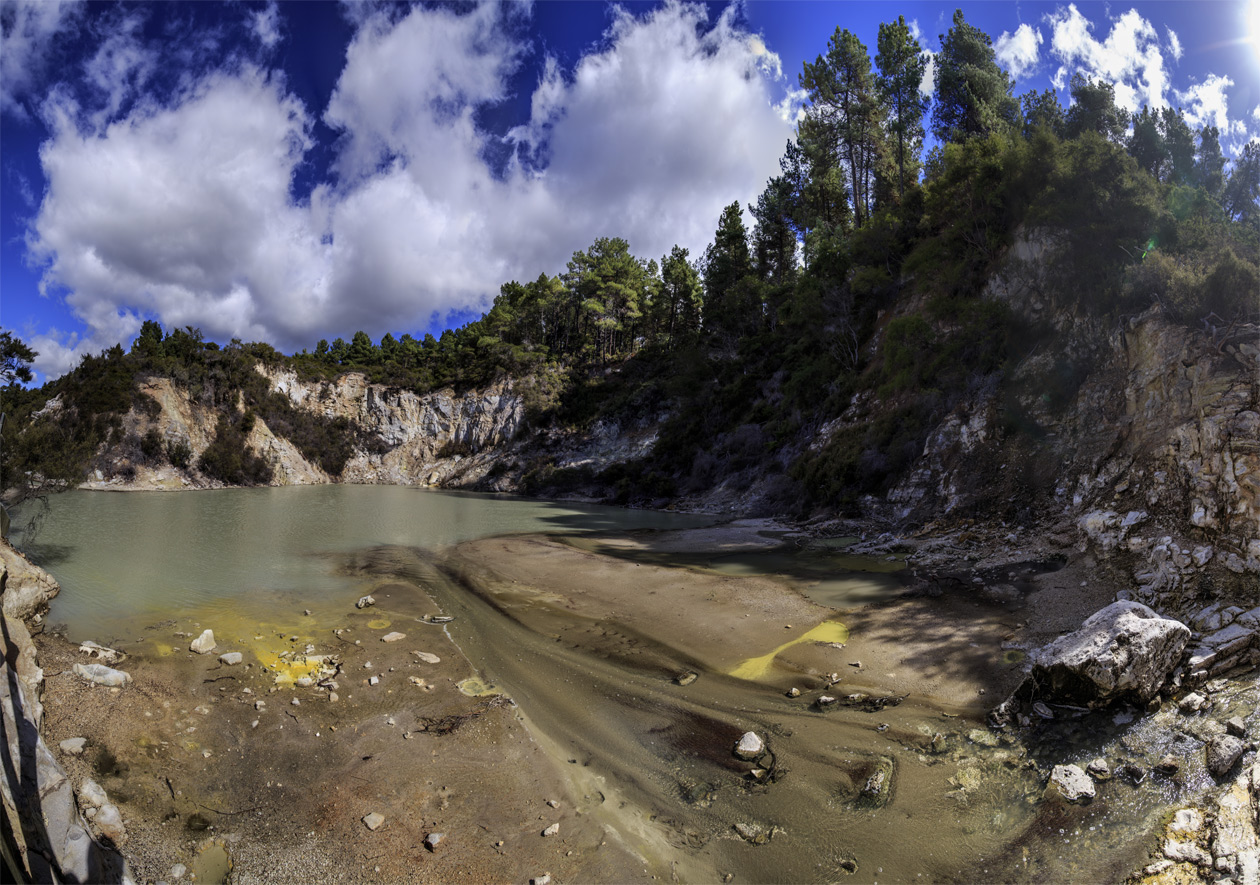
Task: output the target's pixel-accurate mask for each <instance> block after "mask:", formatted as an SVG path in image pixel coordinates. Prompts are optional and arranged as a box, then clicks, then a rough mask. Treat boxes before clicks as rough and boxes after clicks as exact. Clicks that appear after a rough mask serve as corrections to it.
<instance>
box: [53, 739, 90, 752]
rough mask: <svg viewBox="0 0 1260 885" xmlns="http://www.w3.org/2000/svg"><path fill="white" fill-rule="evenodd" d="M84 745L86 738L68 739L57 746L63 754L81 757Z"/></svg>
mask: <svg viewBox="0 0 1260 885" xmlns="http://www.w3.org/2000/svg"><path fill="white" fill-rule="evenodd" d="M86 743H87V738H70V739H69V740H65V741H62V742H61V743H60V744H59V746H60V747H61V752H63V753H68V754H69V755H71V756H82V755H83V745H84V744H86Z"/></svg>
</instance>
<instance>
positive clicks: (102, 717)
mask: <svg viewBox="0 0 1260 885" xmlns="http://www.w3.org/2000/svg"><path fill="white" fill-rule="evenodd" d="M746 528H747V527H743V528H741V529H740V531H739V532H738V533H737V534H735V535H733V536H732V537H731V538H730V539H729V543H727V544H726V545H725V546H721V545H722V539H721V538H720V537H717V538H715V537H710V536H708V535H706V537H704V538H698V537H697V536H692V537H690V538H688V537H686V533H658V534H648V533H631V534H622V535H615V536H608V537H605V538H602V539H600V543H602V544H604V545H606V546H607V549H606V550H604V551H603V552H597V550H598V549H599V545H598V544H596V545H592V544H590V543H584V544H583V546H575V545H574V544H572V543H566V542H565V541H563V540H561V539H558V538H552V537H547V536H541V535H528V536H512V537H498V538H488V539H482V540H477V541H470V542H466V543H463V544H460V545H457V546H455V547H453V548H451V549H449V550H447V551H445V552H444V553H441V554H430V553H426V552H423V551H420V550H417V549H414V548H408V547H399V546H390V547H378V548H372V549H368V550H363V551H360V552H358V553H354V554H349V555H346V556H344V557H342V558H341V559H340V564H339V569H340V571H341V572H342V573H343V574H344V575H346V576H349V577H350V578H351V579H352V583H353V585H354V593H355V594H357V595H355V596H348V598H347V599H346V603H345V607H344V610H343V611H341V612H340V613H338V614H332V615H330V614H325V613H322V610H321V613H319V614H316V615H306V614H304V613H303V611H301V610H297V609H294V610H285V611H276V612H275V617H274V619H273V622H271V623H262V624H260V623H257V622H256V621H253V620H250V621H248V622H247V621H245V620H244V619H243V618H241V619H238V620H236V621H233V619H231V618H230V617H228V616H226V615H225V614H224V613H223V612H222V611H221V610H215V611H213V612H211V613H209V615H207V616H205V617H203V616H201V615H199V614H198V613H196V612H191V613H186V614H184V615H182V616H181V617H179V618H177V619H174V620H166V621H160V622H155V623H148V624H139V625H137V628H136V630H135V634H136V635H135V636H133V637H130V638H127V639H124V640H121V641H117V642H114V643H112V644H113V645H114V646H115V647H116V648H119V649H120V650H122V651H124V652H126V653H127V654H128V655H129V657H128V659H127V660H126V661H125V662H124V663H123V664H122V665H121V666H122V667H123V669H126V670H127V671H128V672H129V673H131V675H132V678H133V682H132V683H131V684H130V685H128V686H126V687H123V688H120V689H110V688H105V687H101V686H96V685H91V684H88V683H86V682H84V681H83V680H81V679H79V678H78V677H76V676H74V675H73V673H72V672H71V667H72V665H73V663H74V662H76V661H82V660H83V659H84V658H83V654H82V653H81V652H80V651H79V650H78V648H77V646H74V645H70V644H68V643H65V642H63V641H59V640H58V639H57V638H56V637H54V636H46V637H44V638H42V639H41V640H40V644H41V661H42V663H43V666H44V668H45V670H46V671H47V672H48V674H49V678H48V682H47V689H46V694H45V705H46V707H47V710H48V713H47V718H46V737H47V738H48V740H49V743H50V744H52V745H53V746H57V745H58V743H59V742H61V741H63V740H66V739H69V738H74V737H85V738H87V743H86V747H85V750H84V752H83V753H82V755H78V756H71V755H65V756H64V758H63V759H62V761H63V763H64V764H65V765H66V767H67V769H68V770H69V772H70V774H71V777H72V779H74V780H75V781H76V783H77V782H79V781H80V780H81V779H83V778H87V777H93V778H95V779H96V780H97V781H98V782H99V783H100V784H101V785H102V786H103V787H104V788H105V789H106V790H107V791H108V793H109V796H110V798H111V800H112V801H114V802H115V803H117V804H118V806H119V807H120V808H121V810H122V815H123V819H124V821H125V823H126V828H127V839H126V842H125V844H124V845H123V846H122V849H123V851H124V854H125V855H126V856H127V858H128V861H129V862H130V864H131V866H132V869H133V871H134V873H135V874H136V875H137V877H138V879H142V880H149V881H156V880H159V879H165V880H168V881H170V880H173V879H175V878H176V877H175V876H174V875H173V873H172V870H173V869H176V868H177V865H180V864H182V865H184V867H185V870H192V869H195V868H196V864H198V863H200V864H201V868H200V869H201V870H202V875H201V876H200V877H199V879H198V880H199V881H208V880H214V879H216V878H222V876H223V874H224V873H225V871H226V869H227V863H230V876H231V880H232V881H234V882H271V881H275V882H292V881H299V880H300V881H312V882H314V881H389V882H402V881H408V882H411V881H433V882H484V881H499V880H502V881H528V880H530V879H540V878H541V877H543V876H544V875H550V876H551V880H552V881H555V882H564V881H588V882H628V881H640V880H644V881H646V880H651V879H654V878H655V879H657V880H665V879H667V878H670V879H676V880H679V881H723V880H727V881H740V882H754V881H760V882H771V881H802V882H804V881H836V880H843V881H854V882H859V881H915V880H918V881H964V880H967V881H971V880H975V879H977V878H979V879H987V878H993V879H1013V878H1024V879H1029V880H1031V879H1035V878H1037V877H1038V876H1043V877H1044V876H1045V875H1053V874H1054V872H1055V871H1056V870H1061V869H1062V867H1060V866H1056V865H1055V864H1056V861H1055V858H1054V856H1052V854H1050V853H1047V849H1046V846H1047V845H1049V844H1050V840H1049V839H1047V838H1043V837H1041V836H1040V835H1038V834H1040V833H1041V832H1042V830H1043V829H1045V827H1046V826H1047V824H1046V820H1045V815H1046V813H1047V812H1046V809H1045V806H1044V803H1043V802H1042V801H1041V792H1042V789H1043V787H1044V772H1043V771H1042V770H1041V769H1042V768H1044V767H1045V765H1044V764H1042V763H1039V762H1037V761H1034V760H1032V759H1031V758H1030V757H1029V755H1028V753H1027V750H1026V748H1024V747H1022V746H1020V745H1019V744H1018V743H1017V742H1016V741H1015V739H1013V738H1011V737H1009V736H1005V735H1003V736H999V735H996V734H993V733H991V732H989V731H988V730H987V729H985V728H984V726H983V723H982V716H983V714H984V713H985V712H986V711H987V709H988V708H989V707H991V706H992V705H993V699H994V698H998V697H1001V696H1002V695H1003V694H1004V693H1005V691H1007V690H1008V689H1009V688H1010V687H1011V686H1012V685H1013V683H1014V681H1015V680H1017V679H1018V654H1015V655H1012V654H1011V651H1012V648H1013V647H1014V646H1015V645H1017V644H1018V643H1019V642H1020V641H1021V639H1027V640H1029V641H1032V640H1033V639H1034V638H1036V637H1035V636H1034V635H1033V631H1031V630H1030V628H1029V627H1028V626H1027V625H1028V620H1029V613H1030V612H1035V611H1036V607H1037V605H1038V602H1037V600H1038V597H1039V594H1040V593H1042V592H1043V590H1042V589H1041V587H1042V583H1039V582H1047V581H1049V580H1050V579H1051V574H1050V573H1049V572H1047V571H1046V569H1045V567H1043V566H1035V565H1027V566H1021V565H1019V564H1010V565H1009V566H1005V568H1006V569H1007V572H1006V577H1005V580H1008V581H1009V583H1008V584H1005V585H1003V587H1004V588H1009V589H1004V590H1003V591H1002V592H998V593H989V594H987V595H986V594H984V593H980V592H976V591H975V585H972V584H971V583H970V582H969V581H968V580H966V579H965V578H959V579H958V580H957V581H954V582H946V583H945V584H942V585H941V586H936V585H933V586H928V587H924V586H921V585H920V586H916V585H914V584H913V583H912V582H910V581H908V580H903V579H902V578H901V577H898V576H893V577H889V576H887V575H885V577H884V578H881V582H882V583H880V584H879V588H878V589H879V592H878V593H876V594H875V597H873V598H874V601H867V602H863V603H861V604H860V605H855V606H849V607H837V606H835V605H827V604H822V603H820V602H818V601H815V600H814V599H812V598H811V593H813V594H814V595H815V596H820V598H825V599H834V598H836V597H835V592H836V591H835V588H834V587H831V586H830V585H828V587H825V588H824V590H826V592H825V593H822V592H821V591H819V587H818V585H819V582H817V581H812V580H810V579H802V578H801V577H800V576H799V575H792V574H786V575H776V574H729V573H724V572H723V570H722V568H720V566H721V563H717V564H716V565H714V564H713V563H709V564H705V563H704V562H700V563H699V564H697V562H696V561H695V560H694V559H686V558H685V557H684V558H683V559H680V560H678V561H677V562H676V563H675V564H664V562H663V561H662V560H660V559H657V558H654V556H653V554H661V555H665V554H668V555H675V554H684V553H693V554H694V553H695V552H697V549H698V546H697V545H699V547H704V546H705V545H712V544H714V543H715V542H716V543H717V544H718V545H719V546H718V547H717V548H714V549H715V550H716V552H717V553H722V554H728V553H747V552H749V551H752V552H756V551H758V550H766V549H768V548H771V547H773V546H774V544H777V543H778V541H777V540H776V539H775V537H774V535H773V534H771V535H768V536H767V535H766V534H765V532H764V531H763V528H764V527H758V528H757V529H756V530H754V531H752V532H751V533H750V532H749V531H746V530H745V529H746ZM713 531H714V530H712V529H706V530H705V532H707V533H709V535H712V533H713ZM766 537H769V538H770V541H771V542H773V543H769V542H764V541H763V540H761V539H764V538H766ZM759 538H760V539H759ZM701 542H703V543H701ZM614 552H615V553H617V555H608V553H614ZM700 552H703V550H701V551H700ZM645 560H646V561H645ZM852 578H853V580H854V581H857V582H861V581H863V580H869V576H863V575H861V574H854V575H853V576H852ZM890 582H891V583H890ZM1046 586H1049V585H1048V584H1047V585H1046ZM820 594H821V595H820ZM362 595H371V596H372V597H373V599H374V600H375V604H373V605H370V606H367V607H365V608H362V609H358V608H355V599H356V598H357V597H358V596H362ZM1090 601H1091V600H1089V599H1087V598H1084V597H1083V598H1082V600H1081V606H1082V609H1083V611H1082V613H1081V615H1080V617H1081V618H1082V619H1083V617H1084V615H1085V614H1088V613H1089V611H1091V610H1092V609H1089V608H1088V604H1089V603H1090ZM1073 616H1074V615H1071V614H1065V615H1064V617H1065V619H1066V620H1071V618H1072V617H1073ZM211 618H213V621H212V620H211ZM447 618H450V619H451V620H449V621H447V620H445V619H447ZM1077 622H1078V623H1079V619H1078V621H1077ZM205 628H211V629H213V631H214V635H215V637H216V640H217V643H218V645H217V647H216V649H215V650H214V651H213V652H211V653H209V654H205V655H198V654H193V653H191V652H190V651H188V647H189V644H190V643H191V641H192V639H193V638H195V637H197V636H198V635H199V634H200V632H201V631H202V630H203V629H205ZM395 633H401V634H403V637H402V638H397V639H393V640H391V641H385V637H387V636H390V635H391V634H395ZM233 651H238V652H240V653H241V654H242V658H243V661H242V663H241V664H238V665H234V666H233V665H226V664H223V663H221V662H220V660H219V657H218V656H219V655H220V654H223V653H225V652H233ZM418 653H419V654H418ZM434 659H436V660H434ZM793 689H794V690H795V692H791V693H792V694H794V695H795V696H789V693H790V691H791V690H793ZM334 695H335V697H336V699H335V700H334V699H333V698H334ZM750 731H751V732H754V733H755V734H756V735H757V736H758V739H759V740H760V741H761V742H762V743H763V747H762V748H761V749H760V751H759V752H755V753H752V754H751V755H749V754H745V755H748V756H749V758H739V757H737V756H736V754H735V753H734V752H733V750H734V748H735V745H736V743H737V742H738V741H739V740H740V739H741V736H742V735H744V734H745V733H746V732H750ZM1104 805H1105V803H1100V805H1099V806H1096V807H1095V808H1094V809H1093V810H1092V811H1087V810H1071V809H1069V810H1061V809H1060V810H1056V811H1054V812H1053V816H1054V817H1055V820H1054V821H1053V822H1052V823H1054V824H1055V825H1056V826H1063V825H1066V826H1080V825H1082V824H1083V823H1085V822H1087V821H1088V820H1089V819H1091V817H1090V816H1091V815H1097V814H1100V813H1102V812H1104V811H1105V808H1104V807H1103V806H1104ZM370 815H380V822H379V823H378V822H377V821H378V819H377V818H373V817H370ZM365 818H367V820H366V821H365ZM369 823H371V824H376V826H375V828H371V827H369ZM439 835H440V838H437V839H432V838H429V837H431V836H439ZM426 839H428V844H426ZM1055 841H1056V842H1057V841H1058V840H1055ZM1014 845H1022V846H1024V850H1023V851H1022V853H1020V852H1019V851H1016V850H1014V849H1012V846H1014ZM1030 845H1031V850H1030V849H1029V847H1028V846H1030ZM1057 850H1059V851H1061V850H1062V848H1061V846H1060V848H1059V849H1057ZM1130 853H1132V852H1130ZM224 856H226V859H227V860H226V863H225V862H224ZM990 862H991V864H992V865H990V866H986V864H990ZM1134 865H1135V858H1133V857H1129V856H1127V855H1126V854H1125V853H1124V852H1113V854H1112V855H1111V856H1109V857H1107V858H1106V859H1105V860H1099V861H1098V862H1096V863H1095V865H1094V866H1087V867H1085V868H1083V869H1082V868H1080V867H1077V868H1075V869H1076V872H1078V873H1080V872H1084V873H1086V874H1090V875H1095V876H1097V875H1102V877H1103V878H1107V877H1108V876H1112V877H1114V874H1115V873H1117V872H1119V878H1123V876H1124V874H1125V873H1126V872H1127V871H1128V870H1129V869H1131V868H1133V867H1134Z"/></svg>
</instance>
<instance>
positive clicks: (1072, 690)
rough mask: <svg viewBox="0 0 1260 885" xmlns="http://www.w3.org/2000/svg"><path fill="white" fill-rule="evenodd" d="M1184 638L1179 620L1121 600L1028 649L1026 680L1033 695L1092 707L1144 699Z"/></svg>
mask: <svg viewBox="0 0 1260 885" xmlns="http://www.w3.org/2000/svg"><path fill="white" fill-rule="evenodd" d="M1189 641H1190V628H1189V627H1187V626H1186V625H1185V624H1183V623H1181V622H1180V621H1175V620H1173V619H1172V618H1165V617H1163V616H1162V615H1159V614H1157V613H1156V612H1154V611H1152V610H1151V609H1150V608H1147V607H1146V606H1145V605H1142V604H1141V603H1140V602H1132V601H1129V600H1121V601H1119V602H1113V603H1112V604H1111V605H1109V606H1107V607H1106V608H1104V609H1101V610H1100V611H1097V612H1095V613H1094V614H1092V615H1090V616H1089V618H1088V619H1086V621H1085V623H1083V624H1081V626H1080V629H1078V630H1076V631H1075V632H1073V633H1069V634H1067V635H1066V636H1061V637H1059V638H1058V639H1056V640H1055V641H1054V642H1052V643H1050V644H1049V645H1046V646H1044V647H1042V648H1040V649H1038V650H1037V651H1035V652H1033V653H1032V654H1031V655H1030V656H1029V660H1030V662H1031V664H1032V669H1031V672H1030V673H1029V676H1028V681H1029V683H1031V686H1032V688H1033V692H1034V694H1035V695H1036V696H1037V697H1042V698H1053V699H1057V700H1062V701H1068V702H1075V703H1083V704H1088V705H1089V706H1094V707H1097V706H1103V705H1105V704H1107V703H1110V702H1111V701H1113V700H1116V699H1117V698H1120V697H1124V696H1132V697H1136V698H1137V699H1139V700H1141V701H1149V700H1150V699H1151V698H1153V697H1155V695H1157V694H1158V693H1159V690H1160V689H1161V688H1162V687H1163V685H1164V681H1165V680H1166V679H1167V678H1168V675H1169V674H1170V673H1171V672H1172V670H1173V668H1174V667H1176V666H1177V664H1178V663H1179V662H1180V660H1181V654H1182V652H1183V651H1185V648H1186V643H1187V642H1189Z"/></svg>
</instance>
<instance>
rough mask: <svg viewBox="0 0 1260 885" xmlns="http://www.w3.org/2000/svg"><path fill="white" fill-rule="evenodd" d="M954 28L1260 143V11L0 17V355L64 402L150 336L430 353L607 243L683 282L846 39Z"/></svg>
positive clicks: (1040, 84)
mask: <svg viewBox="0 0 1260 885" xmlns="http://www.w3.org/2000/svg"><path fill="white" fill-rule="evenodd" d="M955 8H961V9H962V10H963V14H964V15H965V17H966V18H967V20H968V21H969V22H971V23H972V24H974V25H976V26H978V27H979V28H981V29H982V30H984V31H985V32H986V33H988V34H989V35H990V37H991V38H992V39H993V41H994V45H995V48H996V50H997V54H998V57H999V59H1000V60H1001V62H1002V64H1003V65H1004V66H1005V67H1006V68H1007V70H1008V71H1009V72H1010V73H1011V74H1012V76H1013V78H1014V80H1015V84H1016V88H1015V91H1016V93H1017V94H1021V93H1024V92H1027V91H1029V90H1033V89H1036V90H1041V89H1045V88H1055V87H1059V88H1061V87H1065V86H1066V84H1067V83H1068V81H1069V80H1070V78H1071V75H1072V74H1073V73H1075V72H1077V71H1080V72H1083V73H1085V74H1087V75H1089V76H1091V77H1096V78H1103V79H1105V80H1107V81H1108V82H1111V83H1114V84H1115V86H1116V94H1117V97H1118V99H1119V100H1120V102H1121V103H1122V104H1125V105H1126V106H1128V107H1129V108H1131V109H1137V108H1140V107H1142V106H1143V105H1153V106H1163V105H1172V106H1179V107H1182V108H1183V109H1184V110H1185V112H1186V114H1187V116H1188V118H1189V119H1190V122H1191V124H1192V125H1193V126H1195V128H1197V127H1198V126H1200V125H1216V126H1218V128H1220V129H1221V131H1222V142H1223V144H1224V146H1225V150H1226V154H1227V156H1229V155H1232V154H1233V153H1234V152H1236V151H1237V150H1238V149H1239V148H1240V147H1241V145H1242V144H1244V143H1245V142H1246V141H1248V140H1250V139H1252V138H1256V137H1260V43H1258V42H1257V35H1258V32H1260V0H1250V2H1194V3H1192V2H1186V3H1173V2H1141V3H1132V4H1130V3H1112V4H1103V3H1087V2H1083V3H1076V4H1062V3H1044V2H1036V3H1029V2H1020V3H998V2H978V3H977V2H968V3H961V4H960V3H931V2H918V3H904V4H898V3H895V2H878V3H865V2H845V3H830V2H788V0H784V2H779V0H776V2H764V0H747V2H744V3H740V4H736V5H728V4H726V3H709V4H703V5H692V4H683V3H668V4H659V3H628V4H620V5H617V6H613V5H610V4H604V3H597V2H538V3H534V4H533V5H528V4H521V3H516V4H510V5H473V4H462V5H460V6H459V7H457V8H452V7H447V6H441V5H436V4H425V5H419V6H412V5H406V4H399V3H385V4H376V3H354V4H337V3H332V2H298V0H291V2H284V3H279V4H276V3H267V2H255V3H251V2H232V3H224V4H221V3H215V2H198V3H173V2H171V3H151V4H149V3H124V4H106V3H91V4H87V3H82V2H56V0H40V2H35V3H29V2H13V0H0V24H2V25H3V43H2V44H0V324H3V326H4V327H5V328H7V329H11V330H13V331H14V332H16V333H17V334H18V335H19V336H20V337H22V338H24V339H25V340H26V341H28V342H29V343H31V344H32V345H33V346H34V347H35V349H36V350H38V351H39V352H40V356H39V358H38V360H37V361H36V369H37V370H38V371H39V372H40V373H41V375H42V376H43V377H55V376H56V375H58V374H61V373H62V372H64V371H67V370H68V369H70V368H72V367H73V366H74V365H75V364H76V363H77V361H78V359H79V358H80V357H81V355H82V354H83V353H85V352H93V353H94V352H98V351H100V350H102V349H104V348H106V347H109V346H110V345H112V344H114V343H116V342H122V343H123V344H124V346H126V345H128V344H129V343H130V341H131V340H132V338H134V336H135V335H136V334H137V333H138V331H139V327H140V324H141V323H142V322H143V321H144V320H145V319H157V320H159V321H160V322H161V323H162V324H163V325H164V326H166V327H168V328H169V327H171V326H184V325H192V326H196V327H198V328H200V329H201V330H202V331H203V332H204V333H205V335H206V337H207V338H209V339H211V340H216V341H220V342H226V341H228V340H229V339H231V338H233V337H236V338H241V339H242V340H245V341H250V340H264V341H269V342H271V343H274V344H275V345H276V346H278V347H280V348H281V349H282V350H285V351H289V352H291V351H294V350H299V349H301V348H304V347H306V348H313V347H314V345H315V342H316V341H317V340H318V339H320V338H329V339H331V338H333V337H336V336H342V337H345V338H347V339H348V338H349V337H350V335H351V334H352V333H353V332H354V331H356V330H359V329H363V330H365V331H367V332H368V333H369V334H370V335H371V336H372V337H373V338H374V339H376V340H379V338H380V337H381V335H382V334H384V333H385V332H392V333H394V334H395V335H400V334H402V333H404V332H410V333H412V334H416V335H420V334H423V333H424V332H426V331H433V332H435V333H436V332H440V331H441V330H442V329H443V328H447V327H449V326H451V325H458V324H459V323H461V322H464V321H466V320H467V319H469V318H472V317H475V316H476V315H478V314H479V313H480V312H481V311H482V310H484V309H485V308H486V307H487V306H488V305H489V303H490V301H491V299H493V297H494V295H495V294H496V293H497V291H498V287H499V285H500V284H501V283H503V282H504V281H507V280H510V279H520V280H527V279H533V278H535V277H537V276H538V275H539V274H540V273H544V272H545V273H549V274H554V273H557V272H559V271H561V270H563V268H564V264H565V262H566V260H567V259H568V258H569V256H571V255H572V253H573V252H574V251H575V250H577V249H583V248H585V247H586V246H588V245H590V244H591V242H592V241H593V240H594V239H595V238H597V237H601V236H621V237H625V238H626V239H627V240H628V241H629V242H630V245H631V249H632V250H633V251H634V252H635V253H636V254H638V255H640V256H643V257H655V258H658V259H659V258H660V256H662V255H664V254H666V253H667V252H668V251H669V249H670V248H671V247H672V246H673V245H674V244H675V243H678V244H681V245H683V246H685V247H687V248H688V249H690V250H691V254H692V256H693V257H698V256H699V255H700V254H701V253H702V252H703V250H704V247H705V245H706V244H707V243H708V241H709V239H710V238H711V236H712V232H713V230H714V228H715V226H716V224H717V219H718V215H719V214H720V212H721V209H722V207H723V206H725V205H727V204H729V203H730V202H732V201H734V200H738V201H740V202H741V203H742V204H745V205H747V204H749V203H752V202H755V200H756V197H757V194H758V193H759V192H760V191H761V189H762V188H763V187H764V185H765V182H766V180H767V179H768V178H769V177H770V176H772V175H774V174H776V173H777V172H778V158H779V156H780V155H781V154H782V151H783V147H784V145H785V143H786V142H787V140H788V139H789V138H791V137H792V135H793V119H794V113H795V110H796V108H797V107H798V105H799V92H798V89H799V84H798V75H799V73H800V70H801V65H802V62H804V61H806V60H812V59H813V58H814V57H816V56H817V55H818V54H819V53H821V52H823V51H824V50H825V47H826V43H827V40H828V38H829V37H830V36H831V34H832V33H833V32H834V31H835V29H836V28H837V27H844V28H848V29H849V30H851V31H853V32H854V33H855V34H856V35H857V36H858V37H859V38H860V39H861V40H862V41H863V42H864V43H865V44H866V45H867V46H868V48H869V49H870V50H871V52H872V55H873V54H874V48H875V38H876V33H877V30H878V27H879V24H880V23H881V22H884V21H892V20H895V18H896V17H897V16H898V15H904V16H905V17H906V19H907V21H909V22H910V23H911V24H912V27H913V28H914V29H915V31H916V33H917V34H918V35H919V39H920V42H921V44H922V45H923V48H924V50H925V51H927V52H929V53H931V52H933V51H935V50H937V49H938V48H939V39H940V35H942V34H944V33H945V32H946V30H947V29H948V27H949V24H950V21H951V19H952V16H953V12H954V9H955ZM928 85H930V84H928ZM1061 94H1062V100H1063V102H1064V104H1066V103H1067V96H1066V93H1065V92H1063V93H1061Z"/></svg>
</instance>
